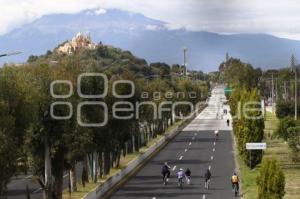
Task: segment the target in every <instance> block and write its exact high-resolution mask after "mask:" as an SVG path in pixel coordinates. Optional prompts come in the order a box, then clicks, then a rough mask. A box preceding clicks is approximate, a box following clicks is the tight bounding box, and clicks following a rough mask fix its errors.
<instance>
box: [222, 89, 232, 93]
mask: <svg viewBox="0 0 300 199" xmlns="http://www.w3.org/2000/svg"><path fill="white" fill-rule="evenodd" d="M224 92H225V93H231V92H232V89H231V88H225V89H224Z"/></svg>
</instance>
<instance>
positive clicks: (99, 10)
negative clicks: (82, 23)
mask: <svg viewBox="0 0 300 199" xmlns="http://www.w3.org/2000/svg"><path fill="white" fill-rule="evenodd" d="M106 12H107V11H106V10H105V9H103V8H99V9H97V10H95V14H96V15H103V14H106Z"/></svg>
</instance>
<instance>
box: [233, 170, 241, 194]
mask: <svg viewBox="0 0 300 199" xmlns="http://www.w3.org/2000/svg"><path fill="white" fill-rule="evenodd" d="M239 182H240V180H239V177H238V176H237V174H236V173H235V172H234V173H233V175H232V176H231V184H232V189H233V190H234V185H236V189H237V192H239Z"/></svg>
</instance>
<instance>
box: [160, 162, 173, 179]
mask: <svg viewBox="0 0 300 199" xmlns="http://www.w3.org/2000/svg"><path fill="white" fill-rule="evenodd" d="M170 169H171V167H170V166H169V165H168V162H165V163H164V165H163V166H162V169H161V173H162V175H163V182H165V178H166V177H167V179H166V181H169V178H170V174H171V172H170Z"/></svg>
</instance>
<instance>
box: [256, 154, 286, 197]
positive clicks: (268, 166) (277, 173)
mask: <svg viewBox="0 0 300 199" xmlns="http://www.w3.org/2000/svg"><path fill="white" fill-rule="evenodd" d="M256 183H257V186H258V197H257V198H258V199H281V198H283V196H284V194H285V192H284V187H285V177H284V174H283V172H282V169H281V168H280V166H279V165H278V163H277V161H276V160H275V159H264V160H263V163H262V165H261V169H260V172H259V176H258V177H257V179H256Z"/></svg>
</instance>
